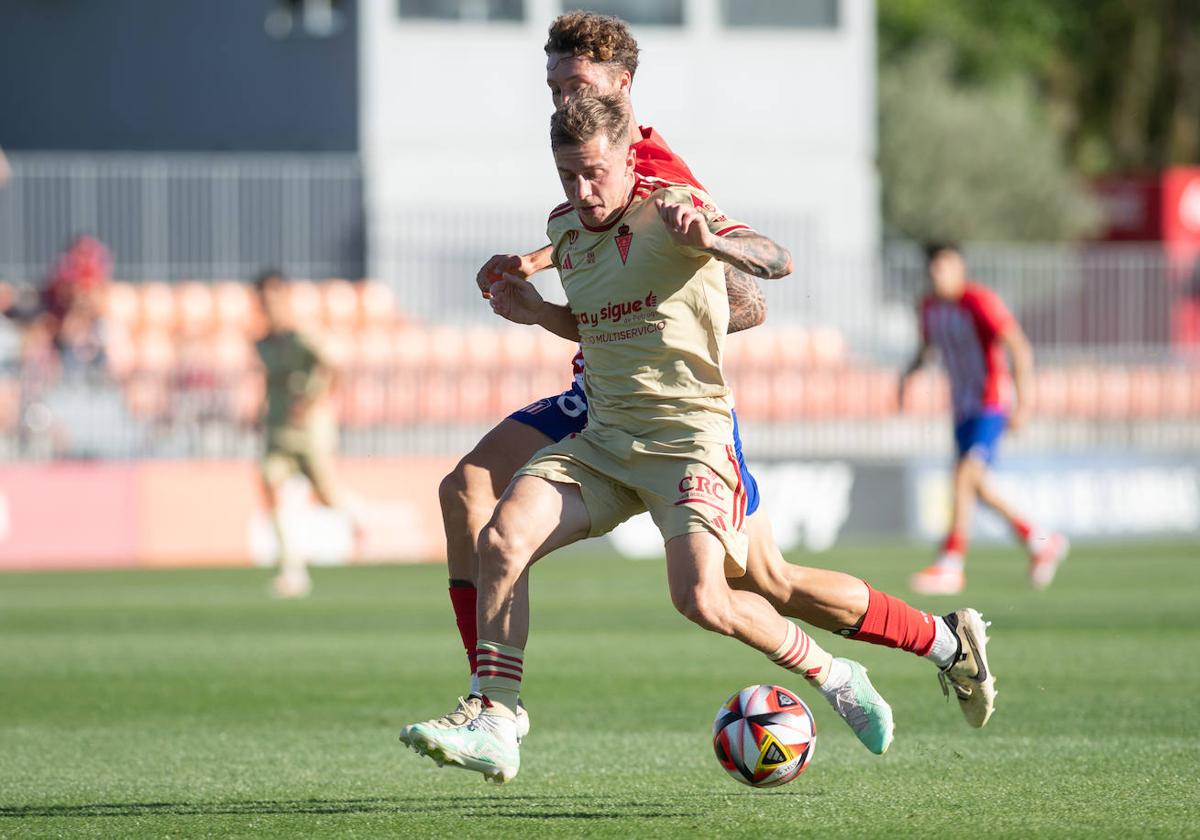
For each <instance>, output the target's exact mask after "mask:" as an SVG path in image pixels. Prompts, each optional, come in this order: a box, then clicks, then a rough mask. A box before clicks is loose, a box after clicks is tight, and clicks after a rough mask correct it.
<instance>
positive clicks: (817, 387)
mask: <svg viewBox="0 0 1200 840" xmlns="http://www.w3.org/2000/svg"><path fill="white" fill-rule="evenodd" d="M838 378H839V374H835V373H834V372H833V371H830V370H822V369H814V370H810V371H808V373H807V374H806V375H805V377H804V391H803V393H804V409H803V410H804V416H805V417H814V418H825V417H830V416H832V415H833V414H834V412H835V410H836V408H837V391H838Z"/></svg>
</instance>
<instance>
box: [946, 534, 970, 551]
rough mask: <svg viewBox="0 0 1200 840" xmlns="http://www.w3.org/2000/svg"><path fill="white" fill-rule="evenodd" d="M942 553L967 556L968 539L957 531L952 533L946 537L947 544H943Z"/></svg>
mask: <svg viewBox="0 0 1200 840" xmlns="http://www.w3.org/2000/svg"><path fill="white" fill-rule="evenodd" d="M942 551H944V552H946V553H947V554H949V553H951V552H953V553H954V554H966V553H967V538H966V537H964V536H963V535H962V534H960V533H958V532H957V531H951V532H950V533H949V534H948V535H947V536H946V542H944V543H943V544H942Z"/></svg>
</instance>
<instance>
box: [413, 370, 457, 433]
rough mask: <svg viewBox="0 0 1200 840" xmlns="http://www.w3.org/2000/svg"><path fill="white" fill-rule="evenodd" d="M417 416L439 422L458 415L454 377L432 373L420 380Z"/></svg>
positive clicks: (427, 420) (428, 420)
mask: <svg viewBox="0 0 1200 840" xmlns="http://www.w3.org/2000/svg"><path fill="white" fill-rule="evenodd" d="M418 405H419V415H418V416H419V417H420V418H421V419H422V420H424V421H426V422H433V423H441V422H445V421H447V420H453V419H455V418H456V417H457V416H458V383H457V382H455V381H454V377H451V376H442V375H432V376H426V377H424V378H423V379H422V381H421V386H420V394H419V397H418Z"/></svg>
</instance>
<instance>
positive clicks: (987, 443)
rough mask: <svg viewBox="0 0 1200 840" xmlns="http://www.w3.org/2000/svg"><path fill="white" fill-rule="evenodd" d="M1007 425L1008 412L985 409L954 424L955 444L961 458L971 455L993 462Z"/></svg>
mask: <svg viewBox="0 0 1200 840" xmlns="http://www.w3.org/2000/svg"><path fill="white" fill-rule="evenodd" d="M1007 426H1008V414H1006V413H1005V412H1003V411H984V412H981V413H979V414H973V415H971V416H970V417H966V418H964V419H962V420H959V421H958V422H957V423H955V425H954V446H955V449H957V451H958V457H959V460H962V459H963V458H966V457H968V456H970V457H972V458H978V459H979V460H980V461H983V463H985V464H991V463H992V461H994V460H995V458H996V448H997V447H998V446H999V445H1000V438H1001V436H1002V435H1003V434H1004V429H1005V428H1006V427H1007Z"/></svg>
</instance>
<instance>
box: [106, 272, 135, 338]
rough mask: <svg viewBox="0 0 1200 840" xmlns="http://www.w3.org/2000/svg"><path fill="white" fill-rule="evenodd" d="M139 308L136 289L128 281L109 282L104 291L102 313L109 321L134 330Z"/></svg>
mask: <svg viewBox="0 0 1200 840" xmlns="http://www.w3.org/2000/svg"><path fill="white" fill-rule="evenodd" d="M140 309H141V304H140V301H139V299H138V292H137V289H135V288H134V287H133V286H132V285H130V284H129V283H110V284H109V286H108V289H107V290H106V291H105V293H104V315H105V317H106V318H108V320H109V321H110V322H112V323H113V324H116V325H119V326H121V327H123V328H124V329H126V330H130V331H132V330H135V329H137V326H138V319H139V311H140Z"/></svg>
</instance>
